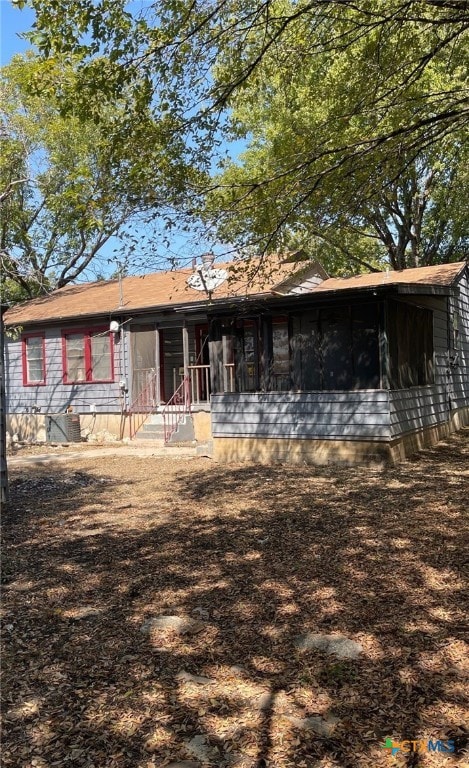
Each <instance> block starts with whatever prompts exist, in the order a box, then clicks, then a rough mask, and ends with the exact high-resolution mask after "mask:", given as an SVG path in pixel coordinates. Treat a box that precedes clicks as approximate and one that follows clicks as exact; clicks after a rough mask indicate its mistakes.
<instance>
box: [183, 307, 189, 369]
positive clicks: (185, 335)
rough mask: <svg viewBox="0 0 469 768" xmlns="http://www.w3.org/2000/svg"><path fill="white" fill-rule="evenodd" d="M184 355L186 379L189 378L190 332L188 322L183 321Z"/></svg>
mask: <svg viewBox="0 0 469 768" xmlns="http://www.w3.org/2000/svg"><path fill="white" fill-rule="evenodd" d="M182 355H183V360H184V378H185V379H187V378H188V377H189V331H188V329H187V325H186V321H185V320H183V326H182Z"/></svg>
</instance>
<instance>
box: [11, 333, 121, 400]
mask: <svg viewBox="0 0 469 768" xmlns="http://www.w3.org/2000/svg"><path fill="white" fill-rule="evenodd" d="M75 327H77V326H75ZM122 343H123V342H122V341H120V342H119V343H117V344H115V345H114V381H113V382H110V383H106V384H92V383H89V384H64V383H63V370H62V333H61V329H57V328H54V329H47V330H46V332H45V347H46V384H45V385H44V386H32V387H24V386H23V367H22V355H21V352H22V345H21V339H16V340H11V339H10V340H9V339H7V343H6V345H5V347H6V349H5V358H6V360H5V362H6V368H7V411H8V413H25V412H27V411H30V410H31V408H33V407H37V408H40V409H41V412H42V413H60V412H63V411H65V410H66V409H67V408H68V407H70V406H71V407H72V408H73V410H74V411H76V412H77V413H89V412H90V405H92V404H94V405H96V410H97V412H98V413H119V412H120V410H121V400H120V389H119V381H120V379H125V378H126V373H127V371H126V365H125V361H124V354H123V352H124V350H123V347H122V346H121V345H122Z"/></svg>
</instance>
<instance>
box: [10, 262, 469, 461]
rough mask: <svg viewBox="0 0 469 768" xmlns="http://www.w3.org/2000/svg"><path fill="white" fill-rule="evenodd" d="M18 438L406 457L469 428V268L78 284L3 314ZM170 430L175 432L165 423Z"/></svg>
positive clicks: (274, 271)
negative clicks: (100, 438)
mask: <svg viewBox="0 0 469 768" xmlns="http://www.w3.org/2000/svg"><path fill="white" fill-rule="evenodd" d="M5 325H6V328H7V342H6V345H5V354H6V367H7V382H6V394H7V413H8V425H9V426H8V429H9V431H10V433H11V434H12V433H13V432H16V433H17V434H18V435H19V437H20V439H21V438H28V437H32V438H34V437H38V436H39V435H43V434H44V430H43V426H44V421H45V419H46V417H47V415H50V414H58V413H64V412H67V411H71V412H73V413H74V414H79V415H80V426H81V429H82V430H87V431H88V432H89V431H93V430H95V431H99V430H102V429H106V430H108V431H109V432H111V433H114V434H116V435H118V436H119V437H121V438H122V437H123V436H128V437H131V438H132V437H134V436H137V437H140V436H143V435H152V434H156V431H157V430H158V429H160V428H161V429H162V428H163V426H164V434H165V438H166V440H175V439H176V440H182V439H188V438H195V439H196V440H198V441H202V442H203V441H207V440H210V441H212V446H213V456H214V457H215V458H216V459H219V460H221V461H242V460H252V461H261V462H270V461H282V462H283V461H292V462H302V463H303V462H309V461H310V462H316V463H323V462H328V461H340V462H354V461H362V460H367V459H370V458H387V459H390V460H398V459H399V458H402V457H404V456H406V455H408V454H409V453H410V452H412V451H413V450H416V449H418V448H419V447H422V446H424V445H429V444H432V443H434V442H436V441H437V440H439V439H440V438H441V437H442V436H444V435H446V434H448V432H450V431H451V430H454V429H457V428H459V427H460V426H462V425H464V424H467V423H469V270H468V267H467V265H466V263H465V262H459V263H451V264H442V265H437V266H431V267H422V268H417V269H408V270H405V271H402V272H392V271H387V272H378V273H370V274H361V275H357V276H355V277H350V278H330V277H328V276H327V274H326V273H325V271H324V270H323V268H322V267H321V265H320V264H318V263H317V262H314V261H311V260H310V259H308V258H305V256H304V254H302V253H299V254H293V255H290V256H289V257H288V258H287V259H282V258H281V257H277V256H276V257H270V258H268V259H265V260H264V261H262V262H261V261H256V260H251V261H250V262H248V263H245V262H241V261H240V262H234V263H233V264H231V265H216V264H215V265H214V264H212V263H210V261H209V260H207V261H206V262H205V264H204V265H202V266H198V267H195V268H194V269H192V270H191V269H185V270H184V269H183V270H178V271H169V272H165V273H156V274H149V275H144V276H139V277H125V278H122V279H121V280H110V281H99V282H94V283H88V284H80V285H72V286H67V287H65V288H62V289H60V290H57V291H55V292H53V293H52V294H50V295H49V296H45V297H42V298H38V299H33V300H32V301H28V302H26V303H23V304H20V305H17V306H14V307H12V308H11V309H10V310H9V311H8V312H7V313H6V315H5ZM159 424H161V427H160V426H159Z"/></svg>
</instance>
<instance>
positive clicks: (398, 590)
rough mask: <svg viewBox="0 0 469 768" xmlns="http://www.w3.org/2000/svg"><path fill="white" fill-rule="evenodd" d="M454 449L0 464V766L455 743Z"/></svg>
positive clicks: (464, 669) (253, 762) (458, 450)
mask: <svg viewBox="0 0 469 768" xmlns="http://www.w3.org/2000/svg"><path fill="white" fill-rule="evenodd" d="M467 459H468V450H467V442H466V440H465V436H464V434H459V435H456V436H455V437H454V438H452V439H451V440H450V441H448V442H447V444H446V446H443V447H442V448H439V449H436V450H434V451H427V452H424V453H422V454H421V455H420V457H419V461H416V462H412V461H409V462H406V463H404V464H402V465H401V466H399V467H397V468H394V469H387V470H379V471H378V470H375V469H370V470H369V469H366V468H364V467H359V468H355V469H353V468H317V469H314V468H309V467H305V468H297V467H296V468H294V467H250V466H240V467H223V466H217V465H213V464H210V463H208V462H206V461H203V460H195V461H191V462H190V463H187V464H185V465H184V464H182V463H181V462H177V461H172V460H157V459H137V458H132V459H129V458H128V457H119V456H117V457H116V458H109V457H106V458H105V459H98V460H97V459H93V460H87V459H86V456H83V458H82V459H80V461H78V462H77V463H76V465H72V466H70V465H68V466H69V467H70V468H69V469H67V468H65V467H63V468H62V469H61V474H60V476H59V475H57V473H56V472H55V473H54V472H53V471H52V470H51V469H50V468H47V467H40V468H38V469H34V468H33V467H31V466H30V467H28V470H27V476H24V471H21V472H20V470H18V469H13V470H12V480H13V482H12V505H11V507H10V509H9V510H8V511H7V513H6V514H5V516H4V524H3V535H4V537H5V543H4V547H3V551H4V552H5V553H6V558H5V560H6V562H4V565H5V574H4V590H3V606H2V613H3V632H4V646H3V647H4V657H3V697H4V701H3V712H4V733H3V754H2V762H3V765H4V766H5V767H6V768H18V767H19V766H21V768H31V767H32V766H35V768H51V767H52V766H64V765H67V764H70V765H73V766H74V768H75V766H76V768H165V767H166V766H168V765H170V764H171V763H173V764H178V765H184V764H185V765H192V766H193V767H194V768H195V767H196V766H197V768H199V766H201V765H204V766H205V765H207V766H214V767H215V766H220V768H222V767H224V766H226V768H235V766H239V767H240V768H254V767H255V768H259V767H260V766H261V765H264V766H266V768H290V767H291V768H293V767H294V768H300V766H304V768H313V766H314V768H339V766H340V768H349V766H354V768H355V767H356V766H357V767H358V768H385V767H386V768H389V766H391V765H392V762H391V758H390V757H388V755H387V754H385V753H384V752H383V750H381V749H380V746H379V744H380V743H382V741H383V740H384V738H385V737H386V736H393V737H394V738H396V739H402V738H416V739H417V738H427V737H428V738H434V739H445V738H450V734H452V733H454V734H456V735H457V738H458V739H459V741H458V749H459V750H460V759H461V760H463V759H464V758H463V750H464V749H466V746H465V744H466V742H465V741H464V739H466V732H465V731H464V730H463V729H462V723H463V722H464V717H465V716H467V700H466V695H467V675H468V674H469V670H468V654H467V645H466V644H465V642H464V633H463V626H464V615H465V605H464V594H463V585H464V580H463V565H464V562H465V557H466V553H465V547H464V543H463V526H464V521H465V518H464V516H465V513H466V506H467V499H466V496H467V488H466V485H467ZM33 493H34V504H32V503H31V495H32V494H33ZM449 497H450V498H451V503H450V505H448V504H447V499H448V498H449ZM168 619H170V621H169V623H168ZM145 622H147V626H146V630H145V631H144V632H142V631H141V629H142V625H145ZM171 624H172V626H170V625H171ZM188 627H191V628H196V629H197V631H194V632H192V631H186V630H187V628H188ZM298 637H303V638H305V637H306V638H307V637H309V638H310V639H311V638H312V640H311V642H310V643H306V647H304V648H303V650H300V649H298V648H297V647H296V646H295V640H296V639H297V638H298ZM324 638H328V639H326V640H325V639H324ZM341 638H342V640H341ZM350 642H352V645H350V646H348V645H347V644H348V643H350ZM334 643H336V644H337V643H339V644H338V645H336V646H335V647H336V650H337V649H339V651H340V649H341V648H342V650H343V649H344V648H346V647H349V648H352V649H354V651H356V652H357V655H356V658H346V657H345V658H340V652H339V654H337V653H329V651H330V650H331V648H333V647H334ZM341 643H342V645H341ZM331 644H332V645H331ZM355 644H356V645H355ZM359 648H360V652H358V649H359ZM338 656H339V657H338ZM466 741H467V740H466ZM418 760H419V762H418V763H416V765H417V764H418V765H419V766H425V768H426V767H427V766H428V767H429V768H430V766H431V767H432V768H433V766H436V765H441V764H442V762H441V760H442V758H441V757H439V756H438V755H435V754H422V755H419V756H418ZM400 764H402V760H401V763H400Z"/></svg>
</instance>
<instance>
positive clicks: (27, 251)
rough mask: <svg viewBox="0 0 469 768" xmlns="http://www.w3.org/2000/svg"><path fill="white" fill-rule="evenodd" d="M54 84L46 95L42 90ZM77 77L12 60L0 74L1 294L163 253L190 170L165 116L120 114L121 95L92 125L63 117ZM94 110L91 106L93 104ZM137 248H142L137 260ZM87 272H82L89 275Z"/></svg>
mask: <svg viewBox="0 0 469 768" xmlns="http://www.w3.org/2000/svg"><path fill="white" fill-rule="evenodd" d="M48 83H51V84H52V83H53V84H54V93H52V90H51V91H50V92H49V93H48V95H47V98H45V97H44V94H43V91H42V88H43V86H44V84H45V85H46V86H47V84H48ZM76 87H77V71H76V66H75V65H74V64H73V63H65V62H63V61H61V60H60V59H59V58H54V59H48V60H41V59H39V58H37V57H35V56H32V55H29V56H27V57H26V58H23V57H15V58H14V59H13V61H12V63H11V64H10V65H9V66H7V67H5V68H3V70H2V73H1V81H0V88H1V97H2V98H1V107H0V119H1V141H2V153H1V156H0V192H1V197H2V200H1V209H0V237H1V242H0V245H1V258H2V272H3V275H4V277H5V280H4V284H3V289H4V294H5V296H4V298H6V299H8V300H10V301H14V300H17V299H18V298H23V297H30V296H34V295H37V294H38V293H43V292H47V291H49V290H51V289H52V288H54V287H61V286H63V285H66V284H67V283H69V282H72V281H74V280H76V279H77V278H79V277H80V276H81V275H83V274H85V275H86V274H89V269H90V268H91V267H93V268H94V269H97V268H100V269H104V271H106V266H105V265H100V264H99V259H100V256H101V254H102V250H103V247H104V246H105V245H106V243H108V242H109V240H110V239H111V238H115V240H114V241H113V242H116V243H117V245H116V254H115V258H116V262H124V263H126V264H127V265H129V264H130V265H132V264H135V263H136V261H137V259H138V258H141V257H142V254H143V255H145V256H146V259H147V260H148V261H149V260H150V259H151V260H152V261H153V263H154V262H155V255H158V254H159V255H160V256H161V255H164V254H165V252H166V248H165V246H164V243H163V242H162V240H163V236H162V234H161V223H162V222H163V227H164V223H165V221H166V224H167V226H170V225H171V223H172V221H173V211H174V209H175V208H176V207H178V205H179V204H180V199H181V196H184V199H187V197H188V196H190V189H191V186H192V177H193V172H192V170H191V169H190V167H189V166H188V165H187V164H186V161H185V149H184V144H183V142H182V141H181V139H180V138H179V134H178V131H177V130H176V128H175V126H174V123H173V120H172V118H171V117H170V116H168V118H167V120H164V119H160V120H158V121H156V120H154V118H153V117H152V116H151V114H150V113H149V111H148V110H140V111H139V114H138V119H136V117H135V113H132V112H128V110H127V106H128V105H127V103H126V99H125V97H123V98H122V100H115V101H114V103H113V104H112V106H111V105H108V104H104V105H101V107H100V111H99V120H94V119H92V118H91V116H89V117H88V118H86V119H85V118H84V117H83V115H79V116H78V115H76V114H74V113H73V111H72V110H68V111H67V112H66V113H63V112H62V111H61V108H60V96H61V94H62V95H64V97H65V98H67V97H68V95H69V94H72V93H75V92H76ZM95 109H97V102H96V104H95ZM145 248H146V249H147V251H146V254H145ZM87 270H88V272H87Z"/></svg>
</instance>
